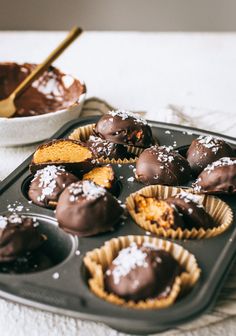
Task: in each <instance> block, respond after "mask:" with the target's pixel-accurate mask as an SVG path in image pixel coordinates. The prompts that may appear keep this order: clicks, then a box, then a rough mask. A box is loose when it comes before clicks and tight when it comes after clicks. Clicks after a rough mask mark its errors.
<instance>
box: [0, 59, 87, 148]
mask: <svg viewBox="0 0 236 336" xmlns="http://www.w3.org/2000/svg"><path fill="white" fill-rule="evenodd" d="M35 67H36V64H30V63H24V64H18V63H0V99H5V98H7V97H8V96H9V95H10V94H11V92H12V91H13V90H14V89H15V88H16V86H18V85H19V83H21V82H22V81H23V80H24V79H25V78H26V77H27V76H28V75H29V74H30V73H31V72H32V71H33V69H34V68H35ZM85 94H86V87H85V85H84V84H83V83H82V82H81V81H79V80H78V79H76V78H74V77H73V76H71V75H67V74H65V73H63V72H62V71H60V70H59V69H57V68H55V67H53V66H50V67H49V69H48V70H47V71H45V72H44V73H43V75H42V76H41V77H39V78H38V79H37V80H35V81H34V82H33V83H32V84H31V85H30V86H29V87H28V88H27V89H26V90H25V91H24V92H23V93H22V94H21V95H20V96H19V97H18V98H17V99H16V100H15V105H16V113H15V114H14V115H13V116H12V117H11V118H8V119H7V118H0V129H1V130H2V132H1V137H0V145H1V146H11V145H20V144H29V143H36V142H39V141H42V140H44V139H46V138H48V137H50V136H51V135H52V134H53V133H54V132H56V131H57V130H58V129H59V128H60V127H61V126H62V125H63V124H65V123H66V122H67V121H70V120H72V119H75V118H77V117H78V116H79V114H80V111H81V108H82V105H83V102H84V99H85Z"/></svg>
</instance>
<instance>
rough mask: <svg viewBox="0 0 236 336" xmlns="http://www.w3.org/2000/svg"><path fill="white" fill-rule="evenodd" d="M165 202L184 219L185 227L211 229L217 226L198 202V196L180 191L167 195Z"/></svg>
mask: <svg viewBox="0 0 236 336" xmlns="http://www.w3.org/2000/svg"><path fill="white" fill-rule="evenodd" d="M166 202H167V203H169V204H170V205H171V206H173V207H174V208H175V209H176V210H177V211H178V213H179V214H180V215H182V219H183V221H184V228H185V229H189V230H191V229H193V228H195V229H197V230H199V229H201V228H202V229H204V230H207V229H213V228H214V227H216V226H217V224H216V223H215V222H214V220H213V218H212V217H211V216H210V215H209V214H208V213H207V212H206V211H205V209H204V207H203V206H202V205H201V203H200V202H199V196H197V195H193V194H190V193H187V192H182V193H179V194H177V195H176V196H173V197H169V198H167V199H166Z"/></svg>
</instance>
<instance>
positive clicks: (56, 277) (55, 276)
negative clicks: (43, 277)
mask: <svg viewBox="0 0 236 336" xmlns="http://www.w3.org/2000/svg"><path fill="white" fill-rule="evenodd" d="M52 277H53V279H55V280H57V279H59V277H60V274H59V273H58V272H55V273H53V275H52Z"/></svg>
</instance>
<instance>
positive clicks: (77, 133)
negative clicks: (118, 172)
mask: <svg viewBox="0 0 236 336" xmlns="http://www.w3.org/2000/svg"><path fill="white" fill-rule="evenodd" d="M95 125H96V124H90V125H86V126H82V127H78V128H76V129H75V130H74V131H73V132H72V133H71V134H70V135H69V139H71V140H81V141H87V140H88V138H89V136H90V135H92V134H94V133H93V130H94V127H95ZM125 147H126V148H127V151H128V152H129V153H131V154H134V155H135V156H136V158H134V159H124V160H121V159H117V160H115V159H106V158H103V157H101V158H98V160H97V161H98V162H99V163H104V164H108V163H114V164H125V163H135V162H137V159H138V156H139V155H140V154H141V153H142V152H143V151H144V149H145V148H140V147H134V146H125Z"/></svg>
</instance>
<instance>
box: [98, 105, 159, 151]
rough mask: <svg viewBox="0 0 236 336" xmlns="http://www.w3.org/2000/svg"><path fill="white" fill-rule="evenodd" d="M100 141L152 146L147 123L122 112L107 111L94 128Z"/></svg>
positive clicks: (150, 131) (137, 116)
mask: <svg viewBox="0 0 236 336" xmlns="http://www.w3.org/2000/svg"><path fill="white" fill-rule="evenodd" d="M95 134H96V135H97V136H99V137H100V138H102V139H105V140H108V141H110V142H114V143H117V144H122V145H131V146H137V147H145V148H146V147H149V146H151V145H152V144H153V137H152V130H151V127H150V126H149V125H148V123H147V121H146V120H145V119H143V118H142V117H140V116H139V115H137V114H134V113H132V112H128V111H124V110H116V111H109V112H108V113H106V114H104V115H103V116H102V117H101V118H100V119H99V121H98V122H97V124H96V126H95Z"/></svg>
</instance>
